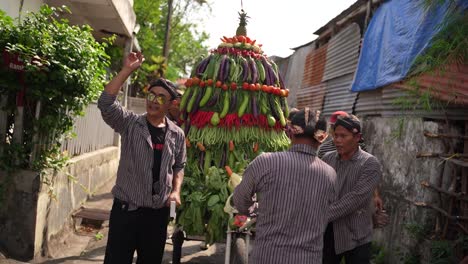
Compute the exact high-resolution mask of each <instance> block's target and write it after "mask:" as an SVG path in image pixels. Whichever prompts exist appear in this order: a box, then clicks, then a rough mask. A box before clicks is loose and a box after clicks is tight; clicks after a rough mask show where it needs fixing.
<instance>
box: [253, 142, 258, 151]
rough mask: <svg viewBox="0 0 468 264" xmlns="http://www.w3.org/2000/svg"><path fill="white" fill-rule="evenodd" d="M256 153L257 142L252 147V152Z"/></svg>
mask: <svg viewBox="0 0 468 264" xmlns="http://www.w3.org/2000/svg"><path fill="white" fill-rule="evenodd" d="M257 151H258V142H255V144H254V147H253V152H254V153H257Z"/></svg>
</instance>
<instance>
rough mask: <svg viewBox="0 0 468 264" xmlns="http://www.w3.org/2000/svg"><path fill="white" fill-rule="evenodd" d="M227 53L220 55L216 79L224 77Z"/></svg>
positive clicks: (221, 79)
mask: <svg viewBox="0 0 468 264" xmlns="http://www.w3.org/2000/svg"><path fill="white" fill-rule="evenodd" d="M227 60H228V59H227V55H226V54H224V55H223V56H222V57H221V61H220V62H219V71H218V80H220V81H223V80H224V79H223V78H224V68H225V66H226V61H227Z"/></svg>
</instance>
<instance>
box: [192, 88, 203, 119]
mask: <svg viewBox="0 0 468 264" xmlns="http://www.w3.org/2000/svg"><path fill="white" fill-rule="evenodd" d="M204 94H205V90H202V91H200V92H198V95H197V98H196V99H195V102H194V104H193V108H192V111H190V113H191V114H193V113H195V112H197V111H198V108H199V107H200V101H201V99H202V97H203V95H204Z"/></svg>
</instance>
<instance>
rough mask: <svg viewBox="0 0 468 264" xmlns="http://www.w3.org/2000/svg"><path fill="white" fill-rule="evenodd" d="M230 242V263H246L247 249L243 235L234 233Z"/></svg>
mask: <svg viewBox="0 0 468 264" xmlns="http://www.w3.org/2000/svg"><path fill="white" fill-rule="evenodd" d="M231 243H232V244H231V259H230V264H247V262H248V258H249V250H248V248H247V244H246V243H245V235H244V234H236V235H235V236H234V239H233V240H232V242H231Z"/></svg>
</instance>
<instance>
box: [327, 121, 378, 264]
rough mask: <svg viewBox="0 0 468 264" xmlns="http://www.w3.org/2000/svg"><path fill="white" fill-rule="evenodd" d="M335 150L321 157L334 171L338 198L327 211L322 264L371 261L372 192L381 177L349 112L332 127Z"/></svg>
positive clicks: (358, 263)
mask: <svg viewBox="0 0 468 264" xmlns="http://www.w3.org/2000/svg"><path fill="white" fill-rule="evenodd" d="M332 129H333V131H334V138H333V140H334V143H335V146H336V151H332V152H329V153H327V154H325V156H324V157H323V160H324V161H325V162H326V163H328V164H329V165H330V166H332V167H333V168H334V169H335V171H336V174H337V185H336V186H337V193H338V200H337V201H336V202H334V203H333V204H332V205H331V207H330V209H329V214H328V221H329V222H330V224H329V225H328V226H327V229H326V231H325V236H324V255H323V263H324V264H339V263H341V259H342V258H344V259H345V261H346V264H365V263H370V248H371V239H372V229H373V226H372V214H373V213H374V210H375V209H374V208H375V207H374V203H373V201H372V192H373V191H374V190H375V188H376V187H377V184H378V182H379V180H380V178H381V176H382V171H381V166H380V163H379V161H378V160H377V158H375V157H374V156H372V155H371V154H369V153H367V152H365V151H363V150H362V149H361V148H360V147H359V141H360V139H361V124H360V121H359V120H358V119H357V118H356V117H355V116H352V115H349V116H344V117H343V116H339V117H338V118H337V121H336V123H335V124H334V125H333V127H332Z"/></svg>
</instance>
